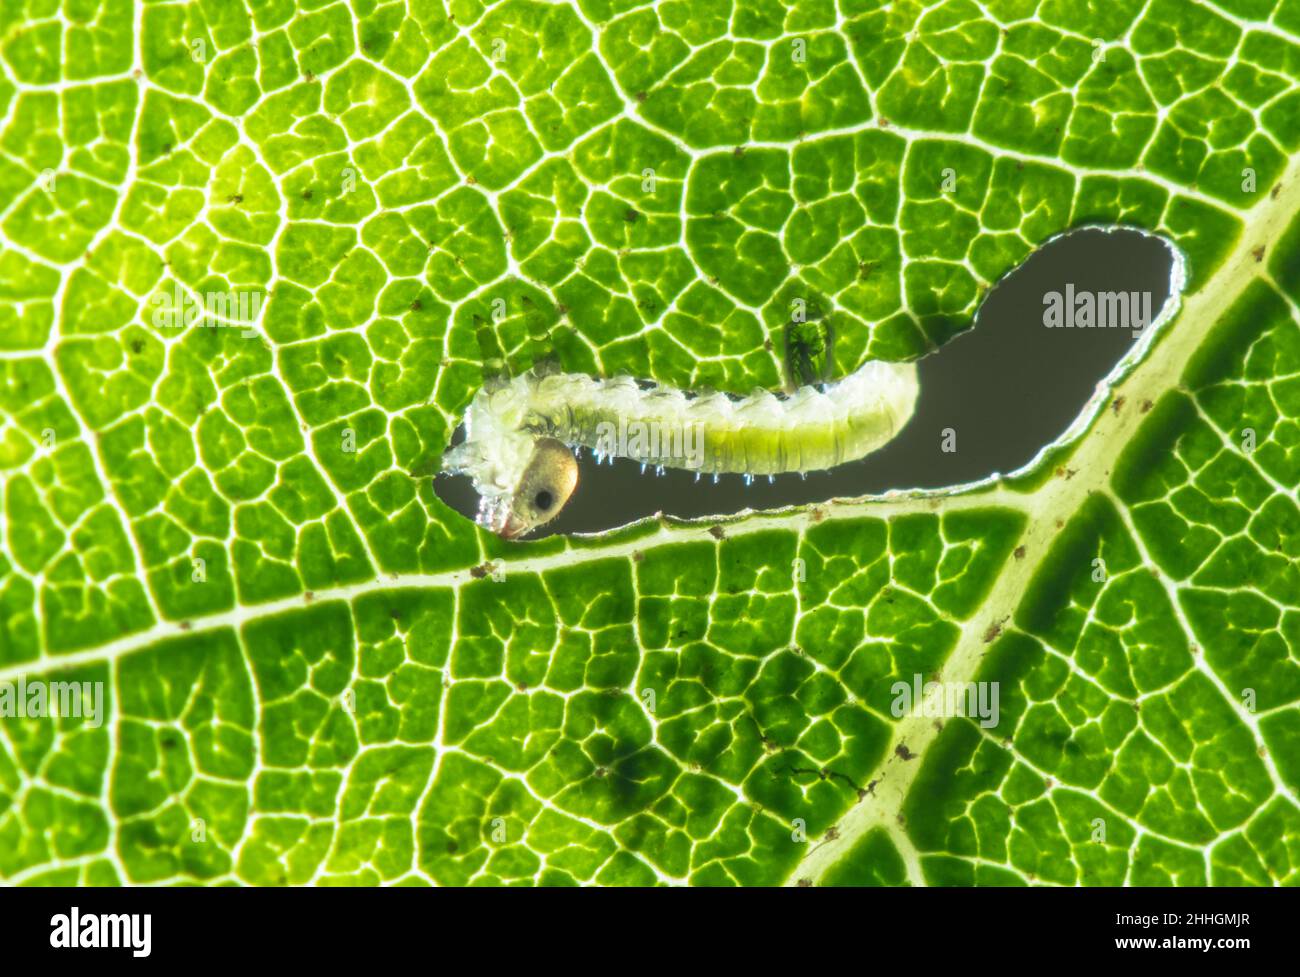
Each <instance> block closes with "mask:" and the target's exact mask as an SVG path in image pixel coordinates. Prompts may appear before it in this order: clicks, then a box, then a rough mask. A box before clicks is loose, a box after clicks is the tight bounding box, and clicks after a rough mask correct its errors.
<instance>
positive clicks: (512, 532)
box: [442, 360, 918, 539]
mask: <svg viewBox="0 0 1300 977" xmlns="http://www.w3.org/2000/svg"><path fill="white" fill-rule="evenodd" d="M917 393H918V385H917V379H916V365H915V364H914V363H890V362H885V361H882V360H869V361H867V362H866V363H865V364H863V366H862V367H861V368H860V369H859V370H857V371H856V372H855V373H853V374H850V375H849V376H847V377H844V378H843V379H841V380H838V381H835V382H832V383H828V384H824V385H821V386H812V385H809V386H802V387H800V388H799V389H797V390H796V391H795V392H794V393H792V394H790V395H789V396H786V397H778V396H777V395H775V394H773V393H771V392H769V391H766V390H760V391H757V392H755V393H753V394H751V395H750V396H748V397H744V398H741V399H735V398H732V397H730V396H727V395H726V394H720V393H701V394H689V393H686V392H684V391H681V390H677V389H674V388H671V387H665V386H656V385H643V384H640V383H638V382H637V381H636V380H633V379H631V378H628V377H619V378H615V379H611V380H598V379H594V378H592V377H589V376H585V375H583V374H572V373H559V374H551V375H545V376H544V375H539V374H538V373H535V372H529V373H526V374H523V375H520V376H517V377H514V378H500V379H494V380H492V381H489V382H488V383H487V384H485V385H484V387H483V388H482V389H481V390H479V392H478V393H477V394H476V395H475V396H474V399H473V401H471V403H470V406H469V410H468V411H467V412H466V414H465V440H464V441H463V442H462V443H461V444H459V445H457V446H455V447H454V448H451V449H450V450H449V451H448V452H447V453H446V454H445V455H444V457H443V465H442V467H443V470H444V471H446V472H450V473H453V474H465V475H468V476H469V477H470V478H471V479H472V481H473V484H474V488H475V490H476V491H477V492H478V494H479V510H478V522H479V524H480V525H482V526H484V527H486V528H488V529H490V530H492V531H493V532H495V533H497V534H499V535H500V536H502V537H504V538H506V539H515V538H517V537H520V536H523V535H526V534H527V533H529V532H532V531H533V530H534V529H537V528H539V527H541V526H544V525H545V524H546V523H548V522H550V521H551V520H552V519H554V518H555V517H556V516H557V515H559V513H560V511H561V510H562V509H563V508H564V506H565V504H566V503H567V502H568V501H569V499H570V497H571V496H572V495H573V492H574V490H575V489H576V488H577V484H578V464H577V460H576V459H575V457H574V454H573V452H574V450H581V449H583V448H586V449H589V450H591V451H593V452H595V454H596V456H597V459H598V460H600V459H601V458H611V459H612V458H631V459H632V460H634V461H639V462H641V463H642V464H643V465H647V466H653V467H655V468H661V467H669V468H685V469H688V470H693V471H695V472H696V473H697V475H698V474H701V473H703V474H715V475H716V474H721V473H735V474H740V475H746V476H755V475H778V474H782V473H785V472H800V473H804V472H811V471H820V470H822V469H826V468H833V467H835V466H836V465H842V464H844V463H845V462H850V461H856V460H857V459H859V458H862V457H863V456H864V455H867V454H870V453H871V452H873V451H875V450H877V449H878V448H880V447H882V446H883V445H885V444H887V443H888V442H889V441H891V440H892V439H893V438H894V436H895V435H897V434H898V432H899V431H901V430H902V429H903V426H904V425H905V424H907V422H908V419H909V418H911V416H912V411H913V408H914V406H915V404H916V398H917Z"/></svg>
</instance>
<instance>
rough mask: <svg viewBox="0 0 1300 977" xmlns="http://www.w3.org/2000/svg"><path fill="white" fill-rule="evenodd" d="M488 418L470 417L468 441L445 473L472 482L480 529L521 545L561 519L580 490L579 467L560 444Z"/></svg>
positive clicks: (447, 460)
mask: <svg viewBox="0 0 1300 977" xmlns="http://www.w3.org/2000/svg"><path fill="white" fill-rule="evenodd" d="M483 418H484V415H483V414H482V413H479V414H478V415H477V417H476V416H475V415H474V414H473V412H471V416H470V417H469V418H468V419H467V428H468V431H467V434H468V435H469V436H467V438H466V440H465V441H464V442H463V443H462V444H459V445H457V446H456V447H455V448H452V449H451V450H450V451H448V452H447V454H446V455H444V456H443V470H444V471H449V472H455V473H459V474H465V475H469V476H470V478H471V479H472V480H473V483H474V490H475V491H476V492H478V495H479V505H478V518H477V521H478V524H479V525H480V526H483V527H484V528H486V529H490V530H492V531H493V532H494V533H496V534H497V535H499V536H501V537H502V538H503V539H517V538H519V537H520V536H524V535H526V534H527V533H530V532H532V531H533V530H534V529H537V528H539V527H540V526H544V525H546V524H547V523H548V522H550V521H551V520H552V519H554V518H555V517H556V516H558V515H559V514H560V512H561V510H562V509H563V508H564V506H565V503H567V502H568V501H569V498H570V496H572V495H573V490H574V489H575V488H576V487H577V485H578V462H577V460H576V459H575V458H574V457H573V452H572V451H570V450H569V449H568V448H567V447H566V446H565V445H564V443H563V442H561V441H557V440H556V439H554V438H546V437H537V436H536V435H534V434H531V433H529V432H528V431H522V430H509V431H507V430H502V429H501V427H500V426H499V425H496V424H493V423H491V420H489V422H488V423H486V424H485V423H483ZM475 420H478V421H479V423H478V424H477V425H475V424H474V423H473V422H474V421H475Z"/></svg>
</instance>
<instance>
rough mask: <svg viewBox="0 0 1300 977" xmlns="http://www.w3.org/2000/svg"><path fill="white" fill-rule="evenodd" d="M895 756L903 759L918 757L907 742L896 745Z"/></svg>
mask: <svg viewBox="0 0 1300 977" xmlns="http://www.w3.org/2000/svg"><path fill="white" fill-rule="evenodd" d="M894 756H896V757H899V758H900V759H902V760H914V759H916V754H915V753H913V752H912V751H911V750H909V749H908V748H907V744H906V743H899V744H898V745H897V746H896V747H894Z"/></svg>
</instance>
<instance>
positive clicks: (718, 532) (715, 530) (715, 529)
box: [709, 525, 727, 539]
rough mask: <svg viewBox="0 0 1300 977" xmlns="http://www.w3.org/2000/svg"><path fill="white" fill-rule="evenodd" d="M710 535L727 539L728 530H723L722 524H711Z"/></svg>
mask: <svg viewBox="0 0 1300 977" xmlns="http://www.w3.org/2000/svg"><path fill="white" fill-rule="evenodd" d="M709 535H710V536H712V537H713V538H714V539H726V538H727V533H726V531H725V530H723V528H722V527H721V526H716V525H715V526H710V527H709Z"/></svg>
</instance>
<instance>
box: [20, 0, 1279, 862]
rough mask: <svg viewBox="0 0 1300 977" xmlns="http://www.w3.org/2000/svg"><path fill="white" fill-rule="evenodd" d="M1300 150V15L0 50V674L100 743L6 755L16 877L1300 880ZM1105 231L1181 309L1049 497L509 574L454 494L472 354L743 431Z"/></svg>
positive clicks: (33, 742) (575, 30)
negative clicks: (1140, 258)
mask: <svg viewBox="0 0 1300 977" xmlns="http://www.w3.org/2000/svg"><path fill="white" fill-rule="evenodd" d="M1298 148H1300V4H1297V3H1296V2H1295V0H1217V2H1208V0H1152V2H1149V3H1148V2H1137V0H1120V2H1109V3H1088V4H1081V3H1077V2H1066V0H990V2H987V3H984V4H976V3H972V2H970V0H946V2H936V3H922V2H919V0H905V2H893V3H886V2H883V0H799V2H797V3H795V2H791V3H776V2H768V0H691V2H685V0H658V2H632V0H575V2H539V0H503V2H499V3H481V2H479V0H449V2H442V0H409V2H405V3H403V2H387V3H385V2H377V0H354V2H351V3H348V2H343V0H335V2H329V0H323V2H311V3H307V2H302V3H297V4H295V3H294V2H291V0H285V2H277V3H256V4H248V5H244V4H241V3H217V2H212V0H191V2H183V3H169V4H165V5H163V4H153V3H142V2H140V0H89V2H76V3H74V2H70V0H64V2H62V3H60V2H59V0H26V2H17V3H12V4H7V5H6V6H5V8H4V11H3V12H0V530H2V532H0V681H2V682H3V683H7V684H8V685H9V686H12V687H15V688H16V687H19V686H20V685H21V684H22V683H26V682H32V683H35V682H39V681H46V680H49V681H58V682H74V681H76V682H90V683H102V685H101V688H102V689H103V696H104V699H103V713H102V720H103V721H102V724H100V725H95V724H94V723H92V722H91V721H89V720H88V719H87V718H86V717H80V718H79V717H76V716H66V715H65V716H62V717H59V718H55V719H49V718H45V719H37V718H25V717H22V716H16V715H6V716H5V717H3V718H0V879H2V880H4V881H5V882H9V883H25V884H41V883H47V884H48V883H62V884H71V883H83V884H119V883H178V882H204V883H217V882H229V881H234V882H241V883H249V884H267V885H283V884H308V883H315V884H378V883H384V884H426V883H436V884H450V885H462V884H501V883H518V882H529V883H540V884H574V883H597V884H611V885H625V884H648V883H695V884H708V885H712V884H786V883H788V884H824V885H900V884H915V885H919V884H997V885H1001V884H1103V885H1111V884H1115V885H1117V884H1121V883H1128V884H1136V885H1167V884H1179V885H1205V884H1219V885H1224V884H1226V885H1237V884H1241V885H1271V884H1279V883H1291V884H1295V883H1296V882H1297V881H1298V880H1300V708H1298V707H1297V699H1300V664H1298V662H1300V569H1298V568H1300V508H1298V503H1297V495H1296V486H1297V484H1300V166H1298V165H1297V164H1296V162H1295V161H1294V159H1293V155H1294V154H1295V153H1296V151H1297V149H1298ZM1086 223H1108V224H1110V223H1121V224H1129V225H1134V226H1138V227H1141V228H1145V229H1147V230H1150V231H1152V232H1154V233H1158V234H1161V235H1163V236H1165V237H1166V238H1168V239H1169V240H1170V241H1171V242H1173V243H1174V244H1175V245H1176V246H1177V247H1178V248H1179V249H1180V250H1181V251H1182V253H1183V254H1184V255H1185V257H1186V263H1187V283H1186V289H1185V291H1184V295H1183V302H1182V306H1181V309H1180V311H1179V313H1178V315H1177V316H1176V317H1175V318H1174V319H1173V321H1172V322H1170V323H1169V324H1167V325H1166V326H1165V327H1163V331H1162V332H1161V334H1160V335H1159V336H1158V337H1157V342H1156V343H1155V345H1154V347H1153V348H1152V350H1151V351H1150V353H1149V354H1148V355H1147V357H1146V358H1145V359H1144V360H1143V362H1141V363H1139V364H1136V365H1135V366H1134V367H1133V368H1132V369H1131V370H1130V371H1129V372H1128V373H1127V375H1126V376H1124V377H1123V378H1122V379H1121V380H1120V381H1119V383H1118V385H1117V386H1116V387H1115V389H1113V390H1112V391H1111V392H1110V394H1109V396H1108V398H1107V399H1106V401H1105V403H1104V405H1103V406H1102V407H1101V409H1099V410H1098V412H1097V413H1096V414H1095V415H1094V416H1093V417H1092V419H1091V420H1090V422H1089V425H1088V427H1087V430H1086V431H1085V432H1084V433H1083V434H1082V436H1080V437H1079V438H1078V439H1076V440H1075V441H1073V442H1071V443H1070V444H1068V445H1065V446H1063V447H1062V448H1060V449H1059V450H1058V451H1056V452H1054V453H1052V454H1051V455H1050V456H1048V457H1047V458H1046V459H1045V460H1044V461H1043V463H1042V464H1041V465H1040V466H1039V469H1038V470H1037V471H1035V472H1032V473H1029V474H1028V475H1026V476H1024V477H1021V478H1018V479H1009V480H1003V481H1001V482H999V483H996V484H993V485H986V486H981V487H978V488H973V489H966V490H961V491H956V492H952V493H946V494H941V495H933V496H923V497H906V496H903V497H889V498H882V499H874V500H870V499H869V500H863V501H859V502H851V503H830V504H827V505H825V506H820V507H813V508H810V509H805V510H800V511H794V512H786V513H776V514H769V515H750V516H746V517H741V518H737V519H730V520H725V521H723V522H722V523H720V524H718V525H715V526H710V525H707V524H685V525H683V524H668V523H665V522H655V521H651V522H648V523H644V524H641V525H638V526H633V527H629V528H627V529H625V530H621V531H618V532H614V533H610V534H607V535H606V536H603V537H600V538H595V539H585V540H578V539H574V540H564V539H555V538H552V539H548V540H545V541H542V542H539V543H530V544H505V543H502V542H501V541H499V540H497V539H496V538H495V537H492V536H490V535H488V534H485V533H484V532H483V531H481V530H479V529H478V528H477V527H475V526H474V525H472V524H471V523H469V522H468V521H467V520H465V519H463V518H461V517H460V516H459V515H457V514H456V513H454V512H452V511H451V510H450V509H448V508H447V507H446V506H445V505H444V504H443V503H442V502H441V501H440V500H439V499H438V498H437V497H436V496H435V495H434V494H433V492H432V489H431V486H430V480H429V479H428V478H427V477H420V475H419V473H420V472H421V471H426V472H427V471H428V470H429V468H430V466H431V465H433V464H434V463H435V462H436V460H437V459H438V457H439V456H440V454H441V452H442V450H443V449H444V447H445V446H446V444H447V442H448V440H449V438H450V434H451V431H452V428H453V427H454V425H455V424H456V423H457V419H458V417H459V416H460V414H461V413H462V412H463V409H464V407H465V406H466V404H467V403H468V401H469V399H470V397H471V396H472V395H473V393H474V391H475V390H476V389H477V388H478V386H479V385H480V384H481V382H482V379H483V365H484V364H483V359H482V355H483V354H482V352H481V349H480V345H479V342H478V336H479V333H480V331H481V325H482V323H484V322H490V323H491V325H492V331H493V333H494V335H495V337H496V338H497V340H498V341H499V343H500V345H501V347H502V350H503V352H504V353H505V355H506V357H507V359H508V361H509V362H510V363H511V364H512V365H514V366H516V367H522V366H526V365H528V363H529V362H531V361H532V360H533V359H534V358H535V357H536V355H537V354H538V349H539V346H538V339H539V337H549V341H550V342H551V343H552V344H553V346H554V349H555V352H556V353H557V355H558V356H559V358H560V359H561V361H562V362H563V365H564V367H565V368H566V369H569V370H583V371H589V372H593V373H598V374H602V375H614V374H617V373H622V372H626V373H630V374H632V375H634V376H639V377H649V378H653V379H655V380H658V381H660V382H665V383H671V384H674V385H677V386H711V387H714V388H717V389H721V390H727V391H734V392H739V393H745V392H748V391H749V390H750V389H752V388H753V387H755V386H766V387H776V386H777V385H778V384H779V382H780V377H781V369H780V355H781V353H780V351H781V348H782V334H783V332H782V331H783V328H784V325H785V323H786V322H787V321H788V319H789V316H790V309H791V302H792V301H793V300H794V299H795V298H804V299H806V300H809V301H811V302H815V303H816V304H817V305H818V307H819V308H821V309H824V310H827V311H828V312H829V313H830V314H833V315H834V316H836V318H837V322H838V323H839V324H840V328H839V329H838V338H837V347H836V355H837V367H838V369H840V370H841V371H842V372H847V371H848V370H850V369H852V368H853V367H854V366H855V365H856V364H858V363H861V362H862V361H863V360H865V359H866V358H868V357H878V358H885V359H908V358H912V357H915V356H918V355H920V354H921V353H923V352H925V351H927V350H929V349H933V348H934V347H936V346H938V345H940V344H942V343H943V342H944V341H946V340H947V339H948V338H950V337H951V336H953V335H954V334H956V333H957V332H959V331H961V330H962V329H965V328H968V327H969V325H970V323H971V318H972V315H973V313H974V310H975V309H976V307H977V306H978V304H979V302H980V301H981V300H982V298H983V296H984V294H985V293H986V292H987V291H988V289H989V288H990V287H991V286H992V285H993V284H994V283H996V282H997V280H998V279H999V278H1000V277H1001V276H1002V275H1004V274H1005V273H1006V272H1008V271H1009V270H1010V269H1012V268H1014V267H1015V266H1016V265H1017V264H1019V263H1020V262H1021V261H1022V260H1023V259H1024V258H1025V257H1026V256H1027V255H1029V254H1030V253H1031V252H1032V251H1033V250H1034V249H1035V248H1036V247H1037V246H1038V245H1039V244H1040V243H1041V242H1043V241H1044V240H1046V239H1047V238H1049V237H1051V236H1052V235H1054V234H1057V233H1060V232H1061V231H1063V230H1066V229H1068V228H1070V227H1073V226H1077V225H1081V224H1086ZM211 295H221V296H242V297H243V298H244V299H245V300H247V301H249V302H251V303H252V308H253V309H254V310H255V314H254V315H253V319H254V320H255V322H254V323H253V327H252V328H241V326H246V325H248V323H247V322H246V321H245V320H243V319H241V318H240V315H239V310H237V309H235V308H233V307H230V306H228V305H221V306H219V307H213V306H212V305H211V304H208V305H206V306H204V308H203V310H202V314H201V315H200V316H199V317H198V319H197V321H194V322H192V323H189V324H186V325H185V326H184V327H183V328H177V327H175V326H174V325H170V324H167V323H165V322H160V319H159V316H158V314H157V313H158V310H159V309H160V308H161V307H163V306H164V305H165V300H166V299H167V297H168V296H180V297H199V296H211ZM918 675H919V676H922V677H924V678H925V679H926V680H931V679H934V680H941V681H952V682H966V681H982V682H996V683H998V687H999V688H1000V689H1001V693H1002V698H1001V710H1000V715H999V717H998V721H997V723H996V725H993V726H989V727H986V726H982V725H980V724H979V723H978V722H976V721H973V720H971V719H963V718H949V719H946V720H940V721H936V720H935V719H932V718H927V717H923V716H909V715H904V716H901V717H899V716H895V715H894V711H893V710H892V709H891V703H892V701H893V693H892V688H893V686H894V683H896V682H899V681H903V682H911V681H912V679H913V677H914V676H918Z"/></svg>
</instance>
